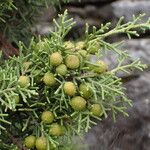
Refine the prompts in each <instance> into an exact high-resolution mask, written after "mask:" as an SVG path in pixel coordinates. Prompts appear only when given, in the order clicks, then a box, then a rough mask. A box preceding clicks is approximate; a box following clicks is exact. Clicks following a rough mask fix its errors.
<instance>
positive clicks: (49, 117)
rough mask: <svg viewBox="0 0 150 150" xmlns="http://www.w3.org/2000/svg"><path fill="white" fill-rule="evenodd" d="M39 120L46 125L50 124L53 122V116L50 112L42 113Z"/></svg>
mask: <svg viewBox="0 0 150 150" xmlns="http://www.w3.org/2000/svg"><path fill="white" fill-rule="evenodd" d="M41 120H42V121H43V122H44V123H46V124H49V123H52V122H53V121H54V114H53V113H52V112H50V111H44V112H43V113H42V115H41Z"/></svg>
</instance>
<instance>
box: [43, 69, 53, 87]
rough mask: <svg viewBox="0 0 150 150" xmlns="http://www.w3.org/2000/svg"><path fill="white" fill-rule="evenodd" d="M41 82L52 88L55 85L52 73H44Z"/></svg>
mask: <svg viewBox="0 0 150 150" xmlns="http://www.w3.org/2000/svg"><path fill="white" fill-rule="evenodd" d="M43 82H44V83H45V85H47V86H53V85H55V83H56V79H55V77H54V75H53V74H52V73H50V72H47V73H45V75H44V77H43Z"/></svg>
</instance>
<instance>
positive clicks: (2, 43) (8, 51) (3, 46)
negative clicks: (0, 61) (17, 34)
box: [0, 33, 19, 58]
mask: <svg viewBox="0 0 150 150" xmlns="http://www.w3.org/2000/svg"><path fill="white" fill-rule="evenodd" d="M0 50H2V52H3V54H4V56H5V57H6V58H9V56H13V55H19V50H18V49H17V48H15V47H14V46H13V45H12V44H11V43H9V42H8V41H7V40H6V39H5V38H4V37H3V35H2V34H1V33H0Z"/></svg>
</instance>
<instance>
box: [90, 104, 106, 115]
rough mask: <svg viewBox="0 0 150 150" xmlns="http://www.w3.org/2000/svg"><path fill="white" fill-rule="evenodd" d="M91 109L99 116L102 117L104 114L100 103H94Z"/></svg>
mask: <svg viewBox="0 0 150 150" xmlns="http://www.w3.org/2000/svg"><path fill="white" fill-rule="evenodd" d="M90 111H91V113H92V114H93V115H94V116H97V117H100V116H102V114H103V111H102V107H101V105H100V104H93V105H92V107H91V110H90Z"/></svg>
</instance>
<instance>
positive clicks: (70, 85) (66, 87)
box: [64, 82, 76, 96]
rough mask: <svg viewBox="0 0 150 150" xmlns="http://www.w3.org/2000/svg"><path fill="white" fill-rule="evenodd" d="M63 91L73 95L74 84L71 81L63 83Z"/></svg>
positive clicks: (74, 90)
mask: <svg viewBox="0 0 150 150" xmlns="http://www.w3.org/2000/svg"><path fill="white" fill-rule="evenodd" d="M64 92H65V94H67V95H69V96H74V95H75V94H76V86H75V84H74V83H73V82H65V83H64Z"/></svg>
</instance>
